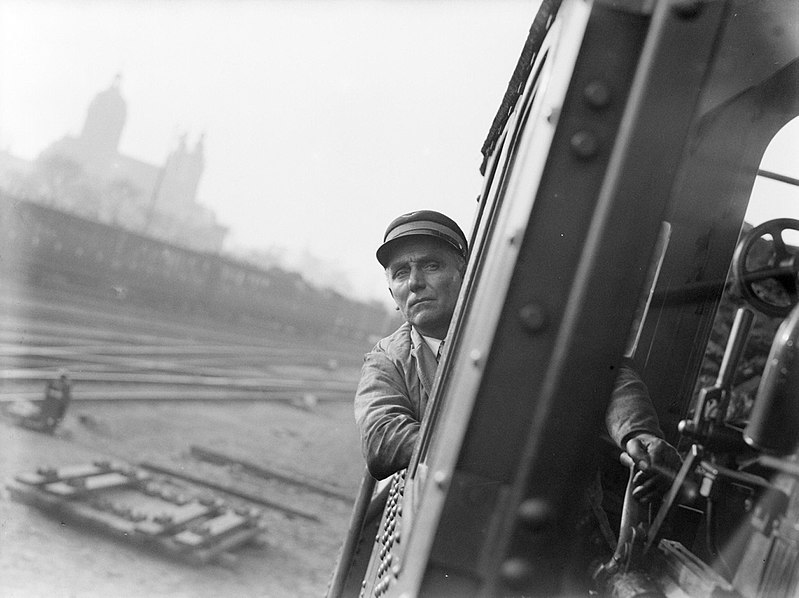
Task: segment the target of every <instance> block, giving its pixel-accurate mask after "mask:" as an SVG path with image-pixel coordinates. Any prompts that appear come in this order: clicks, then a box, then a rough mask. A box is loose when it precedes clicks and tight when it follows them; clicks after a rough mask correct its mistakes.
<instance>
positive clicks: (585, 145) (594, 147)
mask: <svg viewBox="0 0 799 598" xmlns="http://www.w3.org/2000/svg"><path fill="white" fill-rule="evenodd" d="M569 143H570V145H571V148H572V152H574V154H575V155H576V156H577V157H578V158H580V159H582V160H588V159H589V158H593V157H594V156H596V154H597V152H599V141H598V140H597V138H596V135H594V134H593V133H590V132H588V131H577V132H576V133H575V134H574V135H572V138H571V139H570V141H569Z"/></svg>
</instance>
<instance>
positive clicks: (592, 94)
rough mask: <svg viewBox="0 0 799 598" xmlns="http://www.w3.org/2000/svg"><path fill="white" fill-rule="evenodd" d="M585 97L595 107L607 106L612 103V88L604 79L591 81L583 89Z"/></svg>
mask: <svg viewBox="0 0 799 598" xmlns="http://www.w3.org/2000/svg"><path fill="white" fill-rule="evenodd" d="M583 97H584V98H585V99H586V101H587V102H588V104H589V105H590V106H591V107H593V108H605V107H606V106H607V105H608V104H610V89H609V88H608V86H607V85H605V83H604V82H603V81H591V83H589V84H588V85H586V86H585V89H584V90H583Z"/></svg>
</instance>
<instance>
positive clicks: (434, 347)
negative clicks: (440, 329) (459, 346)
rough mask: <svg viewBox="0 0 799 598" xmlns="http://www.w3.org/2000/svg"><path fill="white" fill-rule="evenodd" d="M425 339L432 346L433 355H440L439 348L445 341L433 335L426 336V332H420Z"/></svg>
mask: <svg viewBox="0 0 799 598" xmlns="http://www.w3.org/2000/svg"><path fill="white" fill-rule="evenodd" d="M419 336H421V337H422V340H424V342H425V344H426V345H427V346H428V347H430V350H431V351H432V352H433V355H438V348H439V347H440V346H441V343H443V342H444V341H443V340H441V339H438V338H433V337H432V336H425V335H424V334H419Z"/></svg>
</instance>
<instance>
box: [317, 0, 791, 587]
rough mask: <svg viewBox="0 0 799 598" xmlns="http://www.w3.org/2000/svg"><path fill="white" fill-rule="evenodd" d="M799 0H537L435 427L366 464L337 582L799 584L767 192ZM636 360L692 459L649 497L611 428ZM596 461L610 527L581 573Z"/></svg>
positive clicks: (506, 106)
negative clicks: (377, 474) (761, 193)
mask: <svg viewBox="0 0 799 598" xmlns="http://www.w3.org/2000/svg"><path fill="white" fill-rule="evenodd" d="M797 10H798V9H797V5H796V4H795V3H794V2H792V1H791V0H768V1H762V2H750V1H745V0H718V1H696V2H685V1H677V0H664V1H661V2H654V3H652V2H614V1H610V0H608V1H601V0H597V1H593V2H591V1H586V0H574V1H570V0H564V1H563V2H557V1H547V0H544V2H542V5H541V9H540V11H539V13H538V15H537V16H536V19H535V21H534V22H533V25H532V28H531V30H530V37H529V39H528V42H527V44H526V45H525V48H524V50H523V53H522V57H521V58H520V60H519V64H518V65H517V68H516V71H515V72H514V74H513V77H512V79H511V84H510V86H509V89H508V92H507V94H506V97H505V99H504V101H503V104H502V107H501V108H500V111H499V113H498V115H497V118H496V119H495V121H494V123H493V124H492V126H491V132H490V134H489V138H488V140H487V141H486V144H485V146H484V155H485V162H484V164H483V172H484V177H485V178H484V187H483V190H482V193H481V195H480V198H479V203H478V208H477V210H476V215H475V220H474V225H473V228H472V238H471V242H470V247H471V253H470V258H469V264H468V268H467V272H466V276H465V281H464V284H463V287H462V289H461V296H460V299H459V302H458V306H457V307H456V312H455V316H454V319H453V324H452V325H451V327H450V330H449V333H448V338H447V341H446V343H445V346H446V350H445V353H444V357H443V360H442V364H441V366H440V367H439V371H438V374H437V378H436V382H435V386H434V389H433V392H432V396H431V400H430V404H429V406H428V411H427V413H426V414H425V418H424V421H423V427H422V437H421V440H420V442H419V445H418V446H417V449H416V452H415V454H414V457H413V460H412V462H411V464H410V466H409V467H408V469H407V470H404V471H403V472H400V473H397V474H395V475H394V477H393V478H392V479H391V480H390V484H389V486H388V487H387V488H386V489H385V490H383V491H382V492H381V491H380V490H378V491H376V492H373V487H372V483H371V481H370V480H369V478H368V476H367V478H366V482H365V484H364V486H363V488H362V498H361V500H360V501H359V504H358V505H356V510H355V512H354V516H353V521H352V526H351V529H350V534H349V536H348V538H347V539H346V541H345V545H344V548H343V550H342V555H341V557H340V559H339V563H338V566H337V568H336V571H335V573H334V576H333V579H332V581H331V585H330V590H329V594H328V595H329V596H330V598H334V597H337V596H357V595H360V596H407V597H411V596H433V597H438V596H560V595H562V596H567V595H568V596H573V595H587V594H588V593H589V592H595V593H600V594H607V595H614V596H635V595H668V596H685V595H689V596H711V595H713V596H715V595H729V596H742V597H744V598H750V597H751V598H755V597H758V596H769V597H770V596H778V597H782V596H785V597H790V596H796V595H797V592H798V591H799V579H798V578H797V573H796V571H797V569H799V556H798V555H799V552H798V550H797V545H798V544H799V536H797V530H796V528H795V525H794V524H795V522H796V520H797V509H798V508H799V505H798V504H797V500H799V489H797V483H799V482H797V478H799V473H798V472H799V465H797V455H796V449H797V446H796V445H797V440H798V439H797V432H796V430H797V429H799V425H797V424H799V421H798V416H797V413H799V358H797V357H796V355H795V351H796V349H795V343H796V342H797V335H798V334H799V332H797V331H798V330H799V308H797V307H795V306H796V304H797V299H798V297H799V257H797V255H799V236H797V231H799V222H797V221H796V220H794V219H792V218H796V217H797V213H796V212H794V213H793V214H791V213H790V212H786V213H783V214H781V215H779V217H766V218H765V219H764V220H763V221H762V222H757V223H756V224H757V225H756V226H753V217H754V216H753V215H754V214H755V212H756V208H757V206H755V205H754V204H752V205H750V197H751V196H752V190H753V187H755V183H756V181H757V180H758V177H760V179H763V178H767V179H769V180H775V179H776V182H779V183H780V184H784V185H788V186H789V187H790V186H791V184H795V183H796V181H795V180H794V179H792V178H791V177H788V176H784V175H778V174H775V173H773V172H770V171H768V170H766V169H764V168H762V167H761V160H762V158H763V155H764V153H765V152H766V149H767V147H768V146H769V144H770V143H771V142H772V139H774V138H775V135H777V133H778V131H780V130H781V129H782V128H783V127H784V126H785V125H786V124H787V123H789V122H790V121H791V120H792V119H794V118H795V117H796V116H797V114H799V93H797V87H798V83H797V82H799V36H797V28H796V24H797V22H799V13H798V12H797ZM791 126H795V122H794V125H791ZM791 189H792V190H791V191H789V192H788V195H789V196H790V195H791V194H793V198H794V200H795V199H796V196H797V194H796V193H795V190H794V189H793V188H792V187H791ZM786 205H788V204H786ZM793 208H794V210H796V205H794V206H793ZM758 209H759V208H758ZM786 209H789V208H786ZM622 364H629V365H631V366H632V367H633V368H634V369H635V370H636V371H637V372H638V373H639V375H640V376H641V378H642V379H643V380H644V382H645V383H646V385H647V387H648V389H649V392H650V395H651V398H652V402H653V404H654V406H655V409H656V411H657V413H658V417H659V419H660V424H661V427H662V429H663V431H664V433H665V435H666V439H667V440H668V441H669V442H670V443H671V444H673V445H674V446H676V447H677V448H678V450H679V451H680V453H681V456H682V457H683V467H682V468H681V469H680V470H679V471H678V472H673V473H674V475H673V476H672V484H671V488H670V489H669V490H668V492H666V494H665V496H664V497H663V499H662V500H661V501H660V502H659V504H657V505H654V506H653V508H651V509H649V512H646V509H636V510H637V511H638V514H637V518H631V517H630V516H629V515H630V513H629V511H630V509H632V508H633V507H634V505H632V504H630V501H629V500H625V493H626V489H625V484H626V482H627V479H628V471H627V469H625V468H624V467H623V466H622V465H621V464H620V463H619V453H620V450H619V449H618V448H615V449H613V448H611V449H610V450H609V449H608V444H607V441H606V440H605V439H604V438H603V434H602V433H601V423H602V421H603V416H604V412H605V410H606V408H607V405H608V402H609V399H610V396H611V392H612V389H613V385H614V381H615V379H616V376H617V375H618V372H619V368H620V367H621V366H622ZM597 469H599V470H600V471H601V477H602V485H603V488H604V500H603V503H602V510H603V512H604V513H605V515H606V516H607V518H608V520H609V521H610V522H611V528H612V530H613V538H612V542H611V541H610V539H609V540H608V543H610V544H612V543H613V542H615V543H616V546H615V551H614V550H613V548H614V547H613V546H611V547H610V551H609V553H612V558H611V559H610V560H608V561H605V562H600V563H598V565H599V566H598V567H592V568H591V569H590V570H586V567H585V565H586V563H585V562H584V560H583V559H582V558H581V555H582V552H583V551H582V545H583V544H584V543H585V541H586V538H584V537H581V535H580V533H579V532H578V526H577V525H575V520H576V519H577V518H578V517H579V516H580V514H581V513H582V512H583V505H584V501H585V496H586V493H587V491H588V489H589V486H590V484H591V483H592V480H593V479H594V476H595V472H596V471H597ZM619 538H621V539H619ZM595 564H596V563H595ZM647 592H649V593H647Z"/></svg>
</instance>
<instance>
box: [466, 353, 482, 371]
mask: <svg viewBox="0 0 799 598" xmlns="http://www.w3.org/2000/svg"><path fill="white" fill-rule="evenodd" d="M482 357H483V354H482V353H481V352H480V349H472V351H471V353H469V359H470V360H471V362H472V365H473V366H474V367H480V359H481V358H482Z"/></svg>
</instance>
